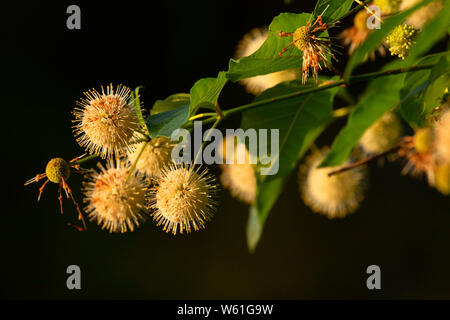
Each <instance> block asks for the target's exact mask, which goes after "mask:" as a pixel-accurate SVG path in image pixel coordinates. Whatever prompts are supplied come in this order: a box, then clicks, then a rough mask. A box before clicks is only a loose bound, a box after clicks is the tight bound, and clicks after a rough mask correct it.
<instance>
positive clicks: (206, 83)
mask: <svg viewBox="0 0 450 320" xmlns="http://www.w3.org/2000/svg"><path fill="white" fill-rule="evenodd" d="M227 81H228V79H227V78H226V73H225V72H224V71H221V72H219V75H218V76H217V78H203V79H200V80H198V81H197V82H196V83H195V84H194V86H193V87H192V88H191V107H190V114H194V113H195V112H196V111H197V110H198V109H199V108H202V107H209V106H211V105H212V106H213V107H215V106H216V105H217V99H219V95H220V92H221V91H222V89H223V87H224V86H225V84H226V83H227Z"/></svg>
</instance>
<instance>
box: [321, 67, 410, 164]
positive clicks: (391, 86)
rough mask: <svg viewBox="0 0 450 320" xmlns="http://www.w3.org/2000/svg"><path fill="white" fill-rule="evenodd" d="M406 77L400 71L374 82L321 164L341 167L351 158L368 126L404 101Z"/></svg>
mask: <svg viewBox="0 0 450 320" xmlns="http://www.w3.org/2000/svg"><path fill="white" fill-rule="evenodd" d="M403 78H404V74H397V75H392V76H390V77H387V78H386V77H383V78H378V79H375V80H373V81H372V82H371V84H370V86H369V87H368V89H367V91H366V94H365V96H364V97H363V98H362V99H361V100H360V101H359V102H358V103H357V105H356V106H355V108H354V109H353V110H352V112H351V113H350V115H349V118H348V121H347V125H346V126H345V127H344V128H343V129H342V130H341V131H340V132H339V134H338V135H337V137H336V138H335V140H334V142H333V144H332V146H331V150H330V152H329V153H328V155H327V157H326V158H325V159H324V161H323V162H322V164H321V165H320V166H321V167H327V166H337V165H340V164H342V163H343V162H344V161H345V160H347V158H348V157H349V155H350V153H351V152H352V150H353V148H354V147H355V146H356V144H357V143H358V141H359V139H360V138H361V136H362V135H363V134H364V132H365V131H366V130H367V128H369V127H370V126H371V125H372V123H374V122H375V121H376V120H377V119H378V118H379V117H381V116H382V115H383V114H384V113H385V112H386V111H388V110H390V109H392V108H393V107H395V105H396V104H397V103H398V102H399V101H400V94H399V91H400V89H401V86H402V83H403Z"/></svg>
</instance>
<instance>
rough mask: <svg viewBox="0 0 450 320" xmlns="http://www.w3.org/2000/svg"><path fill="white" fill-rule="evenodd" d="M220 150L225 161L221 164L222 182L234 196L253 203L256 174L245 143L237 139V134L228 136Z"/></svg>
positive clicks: (255, 189)
mask: <svg viewBox="0 0 450 320" xmlns="http://www.w3.org/2000/svg"><path fill="white" fill-rule="evenodd" d="M219 152H220V153H221V157H222V159H223V161H224V164H223V165H221V166H220V168H221V169H222V174H221V175H220V182H221V183H222V185H223V186H224V187H225V188H227V189H228V190H229V191H230V194H231V196H232V197H234V198H236V199H238V200H240V201H242V202H244V203H247V204H253V203H254V202H255V199H256V191H257V187H256V176H255V170H254V167H253V165H252V164H251V163H250V154H249V152H248V150H247V148H246V147H245V144H243V143H241V142H239V141H237V137H235V136H227V137H226V138H225V139H223V140H222V144H221V145H220V147H219Z"/></svg>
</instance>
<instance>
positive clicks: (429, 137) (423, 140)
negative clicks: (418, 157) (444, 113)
mask: <svg viewBox="0 0 450 320" xmlns="http://www.w3.org/2000/svg"><path fill="white" fill-rule="evenodd" d="M432 142H433V130H432V129H431V128H420V129H418V130H417V131H416V133H415V134H414V148H415V149H416V151H417V152H418V153H421V154H424V153H427V152H428V150H429V149H430V147H431V144H432Z"/></svg>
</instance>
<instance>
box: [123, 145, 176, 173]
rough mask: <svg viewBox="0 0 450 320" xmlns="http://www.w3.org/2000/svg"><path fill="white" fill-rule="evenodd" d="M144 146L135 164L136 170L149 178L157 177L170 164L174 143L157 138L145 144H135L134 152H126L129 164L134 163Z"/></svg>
mask: <svg viewBox="0 0 450 320" xmlns="http://www.w3.org/2000/svg"><path fill="white" fill-rule="evenodd" d="M144 145H145V148H144V150H143V151H142V154H141V157H140V158H139V161H138V162H137V163H136V169H137V170H138V171H139V172H141V173H143V174H145V175H146V176H147V177H149V178H152V177H159V176H160V175H161V170H162V169H163V168H164V167H165V166H168V165H169V164H170V163H171V162H172V156H171V153H172V149H173V147H174V146H175V143H174V142H173V141H171V140H170V139H169V138H166V137H158V138H155V139H153V140H151V141H150V142H148V143H147V144H146V143H145V142H142V143H140V144H137V145H136V148H135V149H134V151H129V152H128V160H129V161H130V162H131V163H134V162H135V161H136V158H137V157H138V155H139V153H140V152H141V150H142V147H144Z"/></svg>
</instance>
